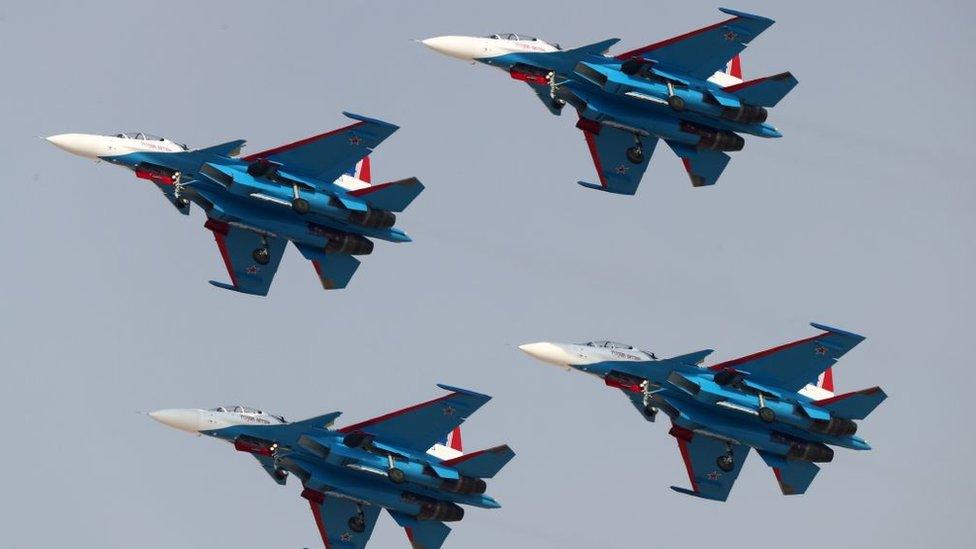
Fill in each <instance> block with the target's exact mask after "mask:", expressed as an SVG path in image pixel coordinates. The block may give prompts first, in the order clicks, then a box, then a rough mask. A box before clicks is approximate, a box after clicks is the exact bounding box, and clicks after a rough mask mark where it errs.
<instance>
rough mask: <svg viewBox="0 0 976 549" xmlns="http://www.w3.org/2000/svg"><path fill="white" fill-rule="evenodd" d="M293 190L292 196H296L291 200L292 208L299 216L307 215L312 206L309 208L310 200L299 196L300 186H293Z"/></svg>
mask: <svg viewBox="0 0 976 549" xmlns="http://www.w3.org/2000/svg"><path fill="white" fill-rule="evenodd" d="M291 190H292V196H294V198H292V200H291V208H292V209H293V210H295V213H297V214H298V215H305V214H307V213H308V211H309V210H310V209H311V206H309V204H308V200H305V199H304V198H302V197H301V195H299V194H298V185H292V187H291Z"/></svg>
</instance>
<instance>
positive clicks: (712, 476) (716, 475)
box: [705, 471, 722, 480]
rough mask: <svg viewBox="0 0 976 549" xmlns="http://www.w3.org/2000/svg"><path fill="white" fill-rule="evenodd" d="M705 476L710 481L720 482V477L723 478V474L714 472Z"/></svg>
mask: <svg viewBox="0 0 976 549" xmlns="http://www.w3.org/2000/svg"><path fill="white" fill-rule="evenodd" d="M705 476H706V477H707V478H708V480H718V479H719V477H721V476H722V473H719V472H718V471H712V472H711V473H708V474H707V475H705Z"/></svg>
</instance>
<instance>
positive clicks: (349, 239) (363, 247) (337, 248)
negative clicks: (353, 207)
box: [309, 223, 373, 255]
mask: <svg viewBox="0 0 976 549" xmlns="http://www.w3.org/2000/svg"><path fill="white" fill-rule="evenodd" d="M309 231H310V232H311V233H312V234H314V235H316V236H324V237H325V238H327V239H328V242H326V244H325V253H330V254H349V255H369V254H371V253H373V241H372V240H370V239H368V238H366V237H364V236H360V235H358V234H349V233H344V232H340V231H336V230H333V229H329V228H327V227H323V226H321V225H316V224H314V223H310V224H309Z"/></svg>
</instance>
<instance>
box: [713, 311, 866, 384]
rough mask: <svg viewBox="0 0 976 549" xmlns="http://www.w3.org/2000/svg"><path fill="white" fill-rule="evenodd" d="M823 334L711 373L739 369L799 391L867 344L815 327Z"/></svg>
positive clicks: (849, 335) (724, 364)
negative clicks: (846, 354) (858, 346)
mask: <svg viewBox="0 0 976 549" xmlns="http://www.w3.org/2000/svg"><path fill="white" fill-rule="evenodd" d="M811 326H813V327H814V328H817V329H819V330H824V332H823V333H821V334H818V335H815V336H813V337H808V338H806V339H801V340H798V341H794V342H792V343H786V344H784V345H780V346H778V347H773V348H772V349H766V350H765V351H760V352H758V353H753V354H751V355H748V356H744V357H741V358H737V359H734V360H729V361H726V362H722V363H720V364H715V365H713V366H710V367H709V369H711V370H715V371H717V370H735V371H737V372H741V373H744V374H747V378H746V379H748V380H752V381H755V382H757V383H761V384H764V385H768V386H772V387H780V388H783V389H787V390H791V391H799V390H800V389H801V388H803V387H804V386H805V385H807V384H808V383H816V382H817V378H818V377H819V376H820V374H821V373H823V372H824V371H825V370H826V369H827V368H830V367H831V366H833V365H834V363H836V362H837V360H838V359H840V357H842V356H844V354H845V353H847V352H848V351H850V350H851V349H853V348H854V347H855V346H856V345H857V344H858V343H860V342H862V341H864V336H860V335H857V334H853V333H851V332H845V331H844V330H840V329H837V328H831V327H829V326H824V325H822V324H815V323H814V324H811Z"/></svg>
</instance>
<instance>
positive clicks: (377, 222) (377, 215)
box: [347, 208, 396, 229]
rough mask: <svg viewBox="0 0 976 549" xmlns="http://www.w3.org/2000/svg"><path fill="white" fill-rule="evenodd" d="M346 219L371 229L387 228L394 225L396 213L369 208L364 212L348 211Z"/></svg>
mask: <svg viewBox="0 0 976 549" xmlns="http://www.w3.org/2000/svg"><path fill="white" fill-rule="evenodd" d="M347 221H349V222H350V223H355V224H356V225H362V226H363V227H369V228H372V229H389V228H390V227H392V226H394V225H396V214H394V213H393V212H388V211H386V210H374V209H372V208H370V209H368V210H366V211H365V212H350V213H349V217H348V218H347Z"/></svg>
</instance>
